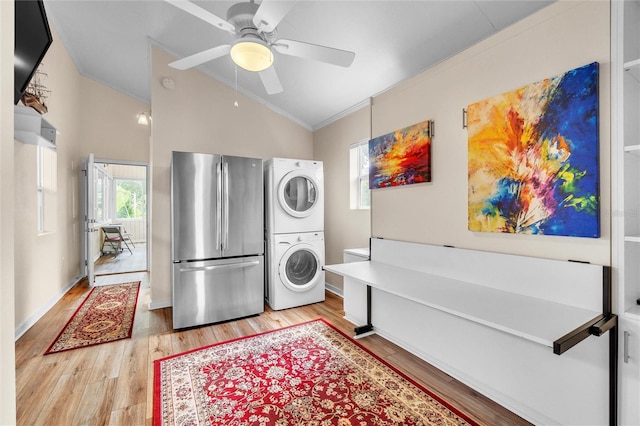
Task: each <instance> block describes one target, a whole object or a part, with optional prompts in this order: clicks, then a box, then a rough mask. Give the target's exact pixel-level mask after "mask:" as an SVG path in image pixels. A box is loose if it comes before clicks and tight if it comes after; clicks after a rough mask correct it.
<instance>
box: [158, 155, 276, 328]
mask: <svg viewBox="0 0 640 426" xmlns="http://www.w3.org/2000/svg"><path fill="white" fill-rule="evenodd" d="M262 179H263V176H262V160H261V159H258V158H244V157H232V156H227V155H212V154H199V153H191V152H175V151H174V152H173V154H172V159H171V252H172V260H173V265H172V268H173V271H172V297H173V328H176V329H177V328H185V327H192V326H197V325H202V324H209V323H213V322H219V321H225V320H230V319H234V318H240V317H244V316H248V315H253V314H258V313H260V312H263V311H264V233H263V232H264V227H263V223H264V219H263V214H264V213H263V186H262V185H263V184H262Z"/></svg>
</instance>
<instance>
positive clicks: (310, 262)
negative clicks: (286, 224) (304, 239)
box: [279, 244, 322, 291]
mask: <svg viewBox="0 0 640 426" xmlns="http://www.w3.org/2000/svg"><path fill="white" fill-rule="evenodd" d="M321 272H322V267H321V262H320V257H319V254H318V252H317V251H316V250H315V249H314V248H313V246H311V245H310V244H294V245H293V246H292V247H291V248H289V249H288V250H287V251H286V252H285V253H284V255H283V256H282V259H281V260H280V265H279V273H280V279H281V280H282V283H283V284H284V285H285V286H286V287H287V288H289V289H290V290H293V291H308V290H309V289H311V288H312V287H314V286H315V285H316V284H317V283H318V281H319V278H320V275H321Z"/></svg>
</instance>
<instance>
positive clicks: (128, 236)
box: [114, 223, 136, 248]
mask: <svg viewBox="0 0 640 426" xmlns="http://www.w3.org/2000/svg"><path fill="white" fill-rule="evenodd" d="M114 225H116V226H119V227H120V231H121V232H120V233H121V234H122V236H123V237H124V239H125V241H128V242H129V244H131V247H133V248H135V247H136V245H135V244H133V240H132V239H131V236H132V235H133V234H131V233H129V232H127V230H126V228H125V227H124V225H122V224H119V223H114Z"/></svg>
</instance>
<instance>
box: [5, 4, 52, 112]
mask: <svg viewBox="0 0 640 426" xmlns="http://www.w3.org/2000/svg"><path fill="white" fill-rule="evenodd" d="M52 41H53V37H52V36H51V30H50V29H49V21H47V14H46V12H45V10H44V4H43V3H42V0H16V2H15V49H14V51H13V55H14V66H13V69H14V99H13V103H14V105H15V104H17V103H18V101H19V100H20V98H21V97H22V94H23V93H24V91H25V90H26V88H27V86H28V85H29V81H30V80H31V77H32V76H33V74H34V73H35V72H36V69H37V68H38V65H40V62H42V58H44V55H45V53H47V50H48V49H49V46H51V43H52Z"/></svg>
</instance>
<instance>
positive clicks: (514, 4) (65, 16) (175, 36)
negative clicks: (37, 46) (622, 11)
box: [45, 0, 552, 130]
mask: <svg viewBox="0 0 640 426" xmlns="http://www.w3.org/2000/svg"><path fill="white" fill-rule="evenodd" d="M265 1H270V2H277V1H278V0H265ZM551 2H552V1H549V0H530V1H527V0H475V1H471V0H448V1H436V0H413V1H384V0H369V1H365V0H357V1H346V0H339V1H328V0H321V1H307V0H299V1H297V2H295V5H293V7H292V8H291V10H290V11H289V12H288V13H287V14H286V15H285V16H284V18H283V19H282V21H281V22H280V23H279V25H278V26H277V38H279V39H291V40H297V41H303V42H307V43H313V44H317V45H324V46H330V47H334V48H338V49H342V50H348V51H353V52H355V60H354V61H353V63H352V65H351V66H350V67H348V68H344V67H341V66H336V65H332V64H327V63H323V62H318V61H313V60H309V59H302V58H299V57H295V56H290V55H283V54H280V53H278V52H277V51H276V52H275V53H274V56H275V61H274V64H273V67H274V70H275V71H276V72H277V75H278V77H279V79H280V82H281V84H282V87H283V91H282V92H281V93H278V94H273V95H269V94H267V93H266V91H265V88H264V86H263V84H262V82H261V80H260V78H259V76H258V74H257V73H253V72H249V71H245V70H243V69H240V68H238V69H237V85H238V90H239V91H241V92H243V93H244V94H246V95H249V96H250V97H252V98H253V99H255V100H256V101H258V102H260V103H263V104H265V105H267V106H269V107H270V108H272V109H274V110H276V111H278V112H279V113H282V114H284V115H286V116H288V117H289V118H291V119H293V120H295V121H296V122H298V123H300V124H302V125H304V126H305V127H307V128H309V129H312V130H315V129H317V128H319V127H322V126H323V125H325V124H326V123H328V122H330V121H331V120H333V119H334V118H335V117H336V116H339V115H340V114H342V113H343V112H344V111H347V110H349V109H351V108H353V107H354V106H358V105H361V104H363V103H365V102H367V100H368V99H369V97H371V96H374V95H376V94H378V93H380V92H382V91H384V90H386V89H388V88H390V87H392V86H394V85H396V84H397V83H399V82H401V81H403V80H406V79H408V78H410V77H412V76H415V75H417V74H419V73H420V72H422V71H424V70H425V69H427V68H429V67H431V66H433V65H434V64H437V63H438V62H441V61H443V60H444V59H446V58H448V57H451V56H452V55H454V54H456V53H457V52H460V51H462V50H464V49H465V48H467V47H469V46H471V45H473V44H475V43H477V42H479V41H481V40H483V39H485V38H487V37H489V36H491V35H492V34H495V33H496V32H498V31H500V30H502V29H503V28H505V27H507V26H509V25H511V24H513V23H514V22H516V21H519V20H521V19H523V18H525V17H526V16H528V15H530V14H532V13H534V12H536V11H538V10H539V9H541V8H543V7H545V6H547V5H549V4H550V3H551ZM194 3H195V4H196V5H197V6H199V7H201V8H203V9H205V10H206V11H208V12H211V13H213V14H215V15H217V16H218V17H221V18H223V19H225V18H226V16H227V10H228V9H229V7H230V6H232V5H233V4H235V3H238V2H230V1H196V2H194ZM45 7H46V10H47V14H48V17H49V21H50V23H51V25H52V26H53V27H54V28H55V30H56V31H57V33H58V34H59V36H60V38H61V39H62V41H63V43H64V45H65V47H66V49H67V50H68V51H69V53H70V55H71V57H72V58H73V60H74V61H75V63H76V66H77V67H78V69H79V71H80V73H81V74H83V75H85V76H87V77H89V78H91V79H93V80H96V81H98V82H101V83H104V84H106V85H107V86H110V87H112V88H114V89H116V90H119V91H121V92H124V93H126V94H129V95H131V96H133V97H135V98H137V99H140V100H142V101H145V102H148V103H150V81H149V80H150V75H151V65H150V44H151V45H155V46H158V47H160V48H162V49H163V50H165V51H167V52H168V53H170V54H172V55H173V56H175V57H176V59H179V58H182V57H185V56H189V55H192V54H194V53H197V52H200V51H203V50H207V49H210V48H212V47H215V46H218V45H224V44H231V43H233V41H234V36H233V34H231V33H229V32H227V31H223V30H221V29H219V28H216V27H214V26H213V25H211V24H210V23H207V22H205V21H203V20H202V19H198V18H197V17H195V16H194V15H192V14H189V13H187V12H185V11H183V10H181V9H179V8H177V7H175V6H174V5H172V4H169V3H168V2H166V1H161V0H141V1H136V0H130V1H116V0H69V1H67V0H45ZM197 69H199V70H200V71H202V72H203V73H206V74H208V75H210V76H211V77H213V78H215V79H217V80H219V81H221V82H223V83H225V84H227V85H229V86H230V87H235V84H236V81H235V77H236V66H235V65H234V64H233V62H232V61H231V59H230V57H229V56H228V55H225V56H222V57H220V58H217V59H215V60H212V61H209V62H206V63H204V64H202V65H200V66H199V67H198V68H197ZM480 71H481V70H480Z"/></svg>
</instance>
